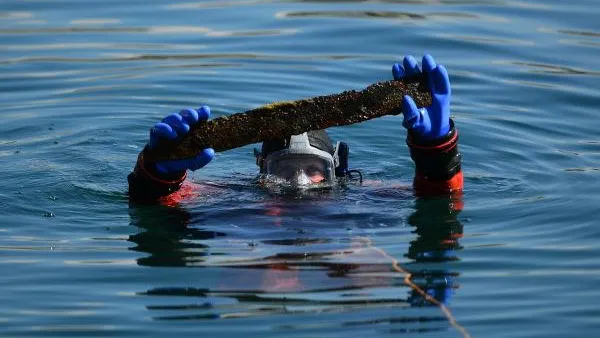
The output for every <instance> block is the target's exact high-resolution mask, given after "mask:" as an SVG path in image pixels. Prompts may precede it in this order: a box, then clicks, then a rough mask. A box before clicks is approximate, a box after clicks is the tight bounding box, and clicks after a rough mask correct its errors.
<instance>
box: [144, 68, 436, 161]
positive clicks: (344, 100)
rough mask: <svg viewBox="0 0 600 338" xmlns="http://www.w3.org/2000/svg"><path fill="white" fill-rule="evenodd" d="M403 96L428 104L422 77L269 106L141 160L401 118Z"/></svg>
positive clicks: (206, 126) (216, 123)
mask: <svg viewBox="0 0 600 338" xmlns="http://www.w3.org/2000/svg"><path fill="white" fill-rule="evenodd" d="M404 95H410V96H412V98H413V99H414V101H415V103H416V104H417V106H418V107H425V106H428V105H430V104H431V93H430V92H429V90H428V88H427V86H426V85H425V79H424V77H422V76H419V77H413V78H408V79H404V80H392V81H386V82H379V83H375V84H372V85H370V86H368V87H367V88H365V89H364V90H362V91H355V90H349V91H345V92H343V93H339V94H332V95H325V96H318V97H314V98H309V99H303V100H296V101H285V102H275V103H271V104H268V105H265V106H262V107H259V108H256V109H252V110H249V111H246V112H243V113H237V114H233V115H229V116H224V117H219V118H215V119H212V120H209V121H207V122H204V123H199V124H197V125H195V126H193V128H192V130H191V131H190V132H189V133H188V134H186V135H185V136H183V137H181V138H180V139H178V140H175V141H169V140H164V142H161V144H160V145H159V146H157V147H156V148H154V149H152V150H147V153H146V154H145V160H146V161H148V162H149V163H155V162H158V161H163V160H178V159H185V158H191V157H194V156H196V154H197V153H198V152H200V151H202V150H203V149H205V148H209V147H210V148H213V149H214V150H215V151H217V152H220V151H225V150H229V149H234V148H238V147H242V146H244V145H247V144H252V143H257V142H262V141H265V140H275V139H283V138H287V137H289V136H290V135H297V134H301V133H304V132H307V131H310V130H318V129H326V128H329V127H334V126H343V125H349V124H354V123H359V122H363V121H367V120H370V119H374V118H377V117H381V116H385V115H397V114H399V113H401V112H402V98H403V97H404Z"/></svg>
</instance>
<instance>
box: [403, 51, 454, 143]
mask: <svg viewBox="0 0 600 338" xmlns="http://www.w3.org/2000/svg"><path fill="white" fill-rule="evenodd" d="M403 63H404V67H403V66H401V65H399V64H398V63H396V64H394V66H393V67H392V73H393V74H394V79H395V80H400V79H402V78H403V77H404V76H413V75H419V74H421V70H420V69H419V66H418V65H417V61H416V60H415V59H414V58H413V57H412V56H410V55H408V56H406V57H404V62H403ZM422 65H423V73H424V74H425V75H426V76H427V83H428V87H429V90H430V91H431V96H432V98H433V100H432V103H431V105H430V106H428V107H425V108H421V109H418V108H417V105H416V104H415V101H413V99H412V98H411V97H410V96H408V95H406V96H404V98H403V100H402V108H403V109H402V112H403V115H404V121H403V122H402V125H403V126H404V128H406V129H408V130H411V131H412V132H414V133H415V134H416V135H417V136H419V137H420V138H422V139H424V140H436V139H440V138H443V137H444V136H446V135H447V134H448V132H449V131H450V95H451V93H450V79H449V78H448V72H447V71H446V68H445V67H444V66H442V65H437V64H436V63H435V60H434V59H433V57H432V56H431V55H429V54H426V55H424V56H423V61H422Z"/></svg>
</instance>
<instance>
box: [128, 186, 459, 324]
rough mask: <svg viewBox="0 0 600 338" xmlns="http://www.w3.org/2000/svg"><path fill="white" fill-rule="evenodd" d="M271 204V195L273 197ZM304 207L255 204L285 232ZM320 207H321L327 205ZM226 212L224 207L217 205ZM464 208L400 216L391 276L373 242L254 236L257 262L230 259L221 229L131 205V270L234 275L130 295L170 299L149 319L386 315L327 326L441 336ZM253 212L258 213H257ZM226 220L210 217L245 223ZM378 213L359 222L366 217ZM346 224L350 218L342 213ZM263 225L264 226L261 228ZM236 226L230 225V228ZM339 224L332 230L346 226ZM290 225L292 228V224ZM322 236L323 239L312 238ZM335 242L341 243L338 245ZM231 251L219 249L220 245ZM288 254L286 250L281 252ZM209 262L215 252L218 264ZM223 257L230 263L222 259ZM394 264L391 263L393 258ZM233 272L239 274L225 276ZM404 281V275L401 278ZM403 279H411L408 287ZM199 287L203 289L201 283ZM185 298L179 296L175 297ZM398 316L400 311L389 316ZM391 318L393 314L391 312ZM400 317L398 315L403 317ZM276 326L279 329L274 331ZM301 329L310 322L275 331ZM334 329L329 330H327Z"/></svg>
mask: <svg viewBox="0 0 600 338" xmlns="http://www.w3.org/2000/svg"><path fill="white" fill-rule="evenodd" d="M273 198H275V197H273ZM305 203H308V204H311V205H313V206H314V204H315V203H319V201H318V200H317V199H316V198H315V197H313V198H311V199H310V200H309V201H308V202H298V201H295V202H294V201H293V199H292V200H290V201H289V202H287V203H286V202H285V199H283V200H282V199H279V200H278V201H276V203H274V204H273V203H268V202H267V204H263V205H262V207H261V206H260V205H259V206H257V207H259V208H262V211H259V213H261V214H263V215H265V216H266V217H267V218H266V222H265V223H266V224H269V223H271V224H276V226H277V227H278V228H282V227H283V228H285V227H287V226H288V225H289V224H288V223H290V224H294V223H295V222H297V217H298V216H294V215H299V214H302V213H301V212H298V210H297V209H298V208H304V205H305ZM323 203H327V201H326V199H325V200H323ZM223 209H226V208H223ZM461 209H462V197H461V196H455V197H452V198H435V199H430V198H422V199H418V200H417V201H416V205H415V210H414V212H413V213H412V214H411V215H410V217H409V218H408V223H409V224H410V227H411V228H412V229H413V231H412V233H413V234H414V236H415V237H414V239H413V240H412V241H410V245H409V247H408V250H407V252H405V253H404V256H405V257H407V258H408V259H409V260H410V261H409V262H406V263H403V264H402V265H400V266H401V268H400V270H399V269H397V268H395V267H394V261H396V260H398V258H399V257H398V258H393V257H391V256H390V255H389V253H387V252H385V248H379V247H377V246H375V244H374V243H373V242H374V241H376V240H377V239H376V238H375V239H374V240H373V239H369V238H366V237H362V236H350V237H347V238H346V240H344V241H342V242H340V241H339V239H335V238H329V237H304V236H298V237H294V238H289V237H287V238H271V239H264V240H261V239H255V240H254V241H252V242H250V243H248V244H246V245H247V250H252V249H253V247H255V248H260V249H261V250H262V251H261V252H265V253H268V254H266V255H259V256H255V257H253V258H252V257H250V258H249V257H248V256H247V257H239V258H236V257H235V252H236V251H238V250H239V247H238V248H237V249H236V247H235V245H236V243H235V240H234V239H233V238H232V239H231V242H228V239H227V238H228V236H229V235H228V234H227V231H223V232H218V231H213V230H208V228H212V227H208V226H207V229H203V224H202V223H203V221H202V219H203V216H202V215H201V214H196V213H194V214H192V213H191V212H190V211H188V210H186V209H185V208H178V207H175V208H167V207H161V208H151V207H150V208H149V207H144V206H135V205H132V206H131V208H130V214H131V221H132V224H133V225H135V226H137V227H138V228H139V230H140V231H139V232H138V233H137V234H135V235H132V236H130V238H129V241H131V242H133V243H134V244H135V246H134V247H133V248H132V250H135V251H140V252H143V253H146V254H147V255H146V256H144V257H141V258H139V259H138V264H139V265H144V266H155V267H167V266H188V267H194V268H210V269H216V270H215V271H219V270H223V272H221V273H218V272H214V273H213V274H217V275H219V274H223V276H230V275H234V276H236V278H235V279H234V280H231V279H229V278H228V277H223V279H220V280H218V282H216V283H214V284H215V285H213V286H209V287H202V286H198V285H194V284H190V285H186V286H185V287H178V286H177V287H176V286H174V287H161V288H153V289H150V290H147V291H144V292H140V293H138V294H139V295H144V296H151V297H156V296H163V297H164V296H170V297H173V299H172V301H171V302H164V301H162V302H161V304H162V305H153V304H152V303H153V300H152V299H154V298H151V300H150V301H149V302H150V304H149V305H147V309H148V310H149V311H152V312H156V314H155V315H153V318H154V319H156V320H208V319H211V320H213V319H234V318H245V317H257V316H259V317H262V316H272V315H286V316H290V315H292V316H293V315H298V314H301V313H330V314H332V315H338V314H342V313H346V312H353V311H363V310H376V309H387V310H388V311H387V312H386V313H387V316H384V317H378V318H373V319H368V320H342V321H341V322H338V323H337V324H335V325H342V326H369V325H381V324H387V325H391V327H392V328H391V330H392V331H394V332H419V333H426V332H432V331H440V330H447V329H449V326H450V325H451V323H449V322H448V317H446V316H445V315H444V313H442V312H441V311H440V310H439V309H438V306H440V305H442V306H443V305H447V304H448V303H449V301H450V299H451V297H452V294H453V292H454V291H455V290H457V288H458V284H457V283H456V279H457V278H458V276H459V273H458V272H456V271H452V269H451V268H450V266H449V265H448V264H447V263H449V262H451V261H456V260H458V259H459V252H460V250H462V247H461V246H460V244H459V239H460V238H461V237H462V233H463V226H462V224H461V223H460V221H459V220H458V218H457V216H458V214H459V213H460V210H461ZM259 210H260V209H259ZM244 214H247V213H234V214H231V213H228V212H226V216H225V217H219V216H218V215H214V214H213V215H211V217H216V218H217V219H222V220H224V221H227V222H229V223H230V222H232V221H233V222H234V223H236V222H237V223H238V224H240V225H242V224H244V223H245V222H244V221H243V217H244V216H243V215H244ZM373 216H375V217H376V215H367V216H366V217H373ZM350 217H352V216H350ZM269 218H271V219H272V220H271V221H269ZM236 219H237V221H236ZM344 221H345V220H344V219H343V218H338V224H337V225H336V226H338V227H344ZM292 227H293V225H292ZM319 233H320V234H321V235H322V236H325V235H326V232H319ZM342 243H343V245H340V244H342ZM232 244H233V247H231V248H229V249H228V248H227V246H228V245H230V246H231V245H232ZM288 248H289V249H288ZM211 255H218V257H217V258H216V259H214V258H213V257H211ZM228 257H229V258H228ZM392 260H394V261H392ZM231 270H234V271H239V272H231ZM408 274H410V277H407V276H408ZM406 278H410V279H409V280H410V283H409V284H407V282H406V280H405V279H406ZM200 284H203V283H202V282H200ZM182 297H183V298H182ZM428 307H429V308H432V309H438V310H435V311H433V312H431V313H429V312H426V313H422V312H417V313H413V312H412V311H409V310H407V309H410V308H428ZM397 311H402V312H397ZM393 313H395V314H393ZM403 313H404V314H403ZM274 325H277V324H274ZM279 325H283V326H285V327H287V328H296V329H299V328H301V327H302V326H303V325H308V324H298V323H294V324H279ZM328 325H332V324H328Z"/></svg>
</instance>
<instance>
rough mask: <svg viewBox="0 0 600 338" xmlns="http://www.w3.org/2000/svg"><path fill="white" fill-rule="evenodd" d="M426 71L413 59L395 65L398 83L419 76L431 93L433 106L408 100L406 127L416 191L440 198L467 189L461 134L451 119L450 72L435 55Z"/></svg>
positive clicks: (426, 62) (428, 57)
mask: <svg viewBox="0 0 600 338" xmlns="http://www.w3.org/2000/svg"><path fill="white" fill-rule="evenodd" d="M422 67H423V70H422V71H421V69H420V68H419V66H418V64H417V61H416V60H415V59H414V58H413V57H412V56H407V57H405V58H404V61H403V64H402V65H400V64H397V63H396V64H394V66H393V67H392V73H393V75H394V79H396V80H399V79H402V78H403V77H404V76H417V75H420V74H421V73H422V74H424V75H425V77H426V79H427V85H428V87H429V90H430V91H431V96H432V102H431V105H430V106H427V107H424V108H421V109H419V108H417V106H416V104H415V102H414V101H413V99H412V98H411V97H410V96H408V95H407V96H404V98H403V101H402V105H403V106H402V113H403V116H404V120H403V122H402V125H403V126H404V127H405V128H406V129H407V130H408V134H407V138H406V143H407V144H408V146H409V149H410V155H411V157H412V159H413V161H414V162H415V164H416V171H415V179H414V183H413V184H414V189H415V191H416V192H417V194H418V195H439V194H446V193H448V192H454V191H459V190H461V189H462V187H463V176H462V171H461V156H460V153H459V152H458V130H457V129H456V127H455V125H454V122H453V121H452V120H451V119H450V97H451V90H450V78H449V76H448V72H447V71H446V68H445V67H444V66H442V65H438V64H436V62H435V60H434V59H433V57H432V56H431V55H425V56H423V61H422Z"/></svg>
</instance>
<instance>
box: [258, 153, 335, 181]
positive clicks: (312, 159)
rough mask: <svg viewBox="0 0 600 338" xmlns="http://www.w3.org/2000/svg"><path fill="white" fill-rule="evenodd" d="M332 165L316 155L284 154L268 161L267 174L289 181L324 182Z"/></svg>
mask: <svg viewBox="0 0 600 338" xmlns="http://www.w3.org/2000/svg"><path fill="white" fill-rule="evenodd" d="M331 170H332V165H331V164H330V163H329V162H328V161H326V160H325V159H323V158H320V157H318V156H286V157H283V158H279V159H275V160H273V161H270V163H269V164H268V170H267V174H270V175H275V176H277V177H280V178H283V179H285V180H288V181H290V182H298V183H300V182H306V183H308V184H310V183H322V182H326V181H327V179H328V177H329V176H330V175H329V172H330V171H331Z"/></svg>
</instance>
